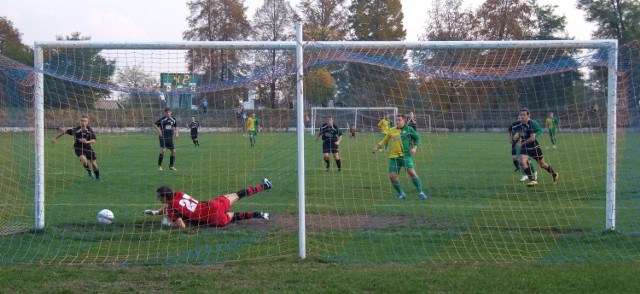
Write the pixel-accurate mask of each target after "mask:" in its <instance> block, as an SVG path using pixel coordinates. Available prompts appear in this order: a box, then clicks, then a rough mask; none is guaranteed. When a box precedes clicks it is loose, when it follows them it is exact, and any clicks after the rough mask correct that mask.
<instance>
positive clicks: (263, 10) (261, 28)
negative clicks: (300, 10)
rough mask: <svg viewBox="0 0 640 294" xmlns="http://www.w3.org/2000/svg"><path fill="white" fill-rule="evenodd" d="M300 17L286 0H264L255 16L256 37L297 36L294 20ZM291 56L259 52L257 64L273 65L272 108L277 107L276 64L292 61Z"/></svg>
mask: <svg viewBox="0 0 640 294" xmlns="http://www.w3.org/2000/svg"><path fill="white" fill-rule="evenodd" d="M297 19H299V17H298V14H297V13H296V12H295V10H293V8H292V7H291V5H290V4H289V2H288V1H286V0H264V2H263V3H262V6H260V7H259V8H258V9H257V10H256V13H255V15H254V16H253V32H254V38H255V39H256V40H260V41H288V40H293V39H294V38H295V30H294V24H295V23H294V22H295V20H297ZM290 61H291V58H290V57H288V56H286V55H285V54H284V53H283V52H278V51H276V50H271V51H270V52H269V53H268V56H266V55H264V54H258V56H257V60H256V64H257V65H258V66H260V65H263V66H264V65H266V64H269V65H270V67H271V70H270V71H271V75H270V77H269V89H270V91H269V98H268V99H267V100H268V102H269V103H270V104H271V108H275V107H276V84H277V82H278V73H277V70H278V69H277V67H276V64H280V63H285V62H290Z"/></svg>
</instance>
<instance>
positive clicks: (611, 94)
mask: <svg viewBox="0 0 640 294" xmlns="http://www.w3.org/2000/svg"><path fill="white" fill-rule="evenodd" d="M608 51H609V54H608V57H609V66H608V70H607V183H606V185H607V187H606V189H607V203H606V204H605V209H606V210H607V213H606V214H607V216H606V217H607V220H606V230H608V231H614V230H615V229H616V132H617V126H616V124H617V119H616V113H617V97H618V93H617V86H618V76H617V74H618V41H617V40H614V43H613V46H611V47H610V48H608Z"/></svg>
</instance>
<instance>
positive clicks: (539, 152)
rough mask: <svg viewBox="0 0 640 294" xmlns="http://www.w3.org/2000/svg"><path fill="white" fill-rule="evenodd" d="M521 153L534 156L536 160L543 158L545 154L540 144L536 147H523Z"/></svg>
mask: <svg viewBox="0 0 640 294" xmlns="http://www.w3.org/2000/svg"><path fill="white" fill-rule="evenodd" d="M520 155H527V156H529V157H533V158H534V159H535V160H536V161H537V160H540V159H542V158H543V157H544V156H543V155H542V149H540V146H539V145H538V146H536V147H534V148H526V149H525V148H522V150H520Z"/></svg>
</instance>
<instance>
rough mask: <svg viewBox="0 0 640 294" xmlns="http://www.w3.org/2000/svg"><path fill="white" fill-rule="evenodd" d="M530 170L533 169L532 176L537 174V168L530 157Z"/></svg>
mask: <svg viewBox="0 0 640 294" xmlns="http://www.w3.org/2000/svg"><path fill="white" fill-rule="evenodd" d="M529 168H531V174H535V173H536V166H535V165H534V164H533V159H532V158H531V157H529Z"/></svg>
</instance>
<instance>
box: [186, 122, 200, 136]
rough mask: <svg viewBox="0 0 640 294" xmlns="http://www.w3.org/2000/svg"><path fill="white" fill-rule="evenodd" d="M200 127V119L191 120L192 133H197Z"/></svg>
mask: <svg viewBox="0 0 640 294" xmlns="http://www.w3.org/2000/svg"><path fill="white" fill-rule="evenodd" d="M199 127H200V123H199V122H198V121H192V122H189V130H190V131H191V135H197V134H198V128H199Z"/></svg>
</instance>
